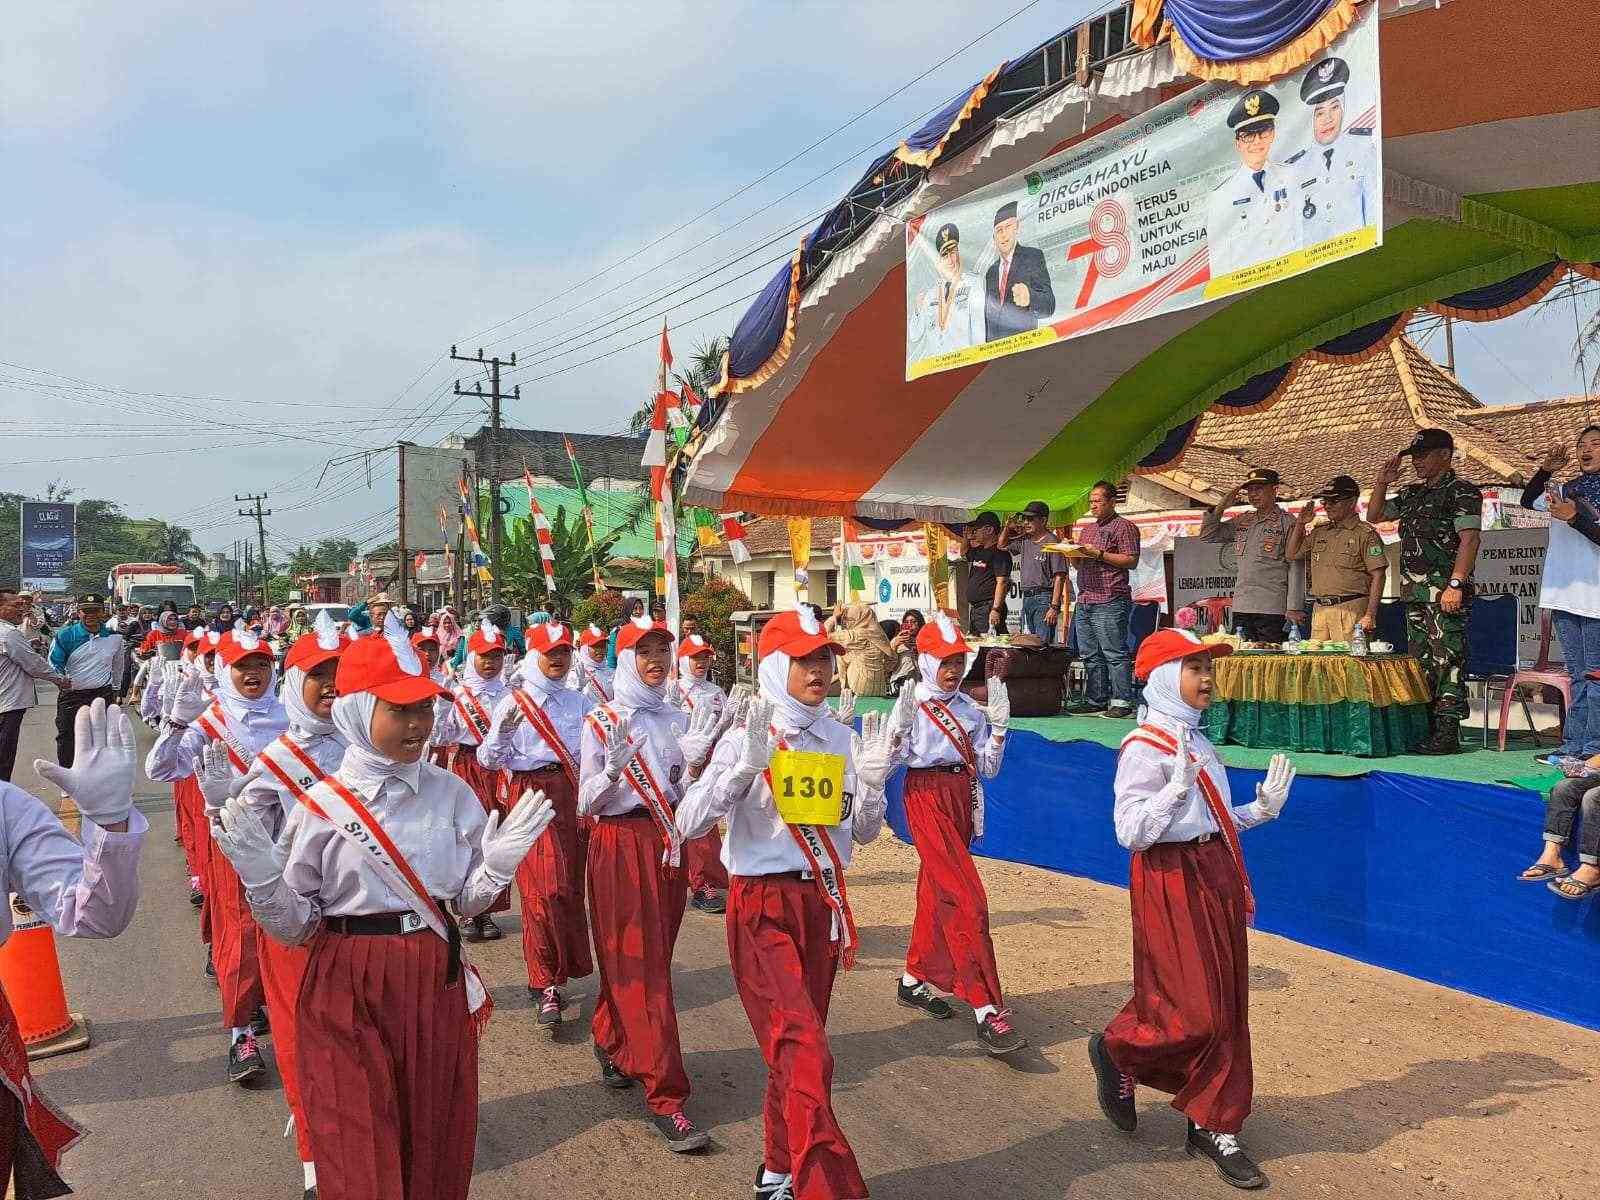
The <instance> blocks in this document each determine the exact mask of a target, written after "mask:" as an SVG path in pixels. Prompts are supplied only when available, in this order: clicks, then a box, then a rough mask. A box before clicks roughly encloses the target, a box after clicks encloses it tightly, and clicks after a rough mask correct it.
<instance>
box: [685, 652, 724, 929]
mask: <svg viewBox="0 0 1600 1200" xmlns="http://www.w3.org/2000/svg"><path fill="white" fill-rule="evenodd" d="M715 657H716V655H715V654H714V653H713V651H712V649H711V646H710V644H709V643H708V642H707V641H706V640H705V639H704V638H703V637H701V636H700V635H699V634H697V633H691V634H688V635H686V636H685V637H684V639H683V640H682V641H681V642H679V643H678V685H677V686H678V702H679V706H680V707H681V708H682V709H683V711H684V712H686V713H690V714H692V713H693V712H694V711H695V710H696V709H698V708H699V707H700V706H701V705H703V704H704V705H709V706H710V707H711V709H712V711H713V712H715V713H716V714H717V715H718V716H719V717H720V716H721V715H722V709H723V706H724V705H725V704H727V702H728V697H727V695H726V693H724V692H723V690H722V689H721V688H720V687H718V686H717V685H716V684H715V683H713V682H712V681H711V663H712V661H713V660H714V659H715ZM691 765H692V766H694V767H697V768H698V767H700V766H701V765H703V764H700V763H693V764H691ZM683 859H684V865H685V866H686V867H687V868H688V871H689V905H690V907H691V908H693V909H695V910H696V911H697V912H703V913H710V914H713V915H720V914H721V913H724V912H726V911H727V910H728V900H727V896H728V872H727V870H726V868H724V867H723V865H722V833H721V831H720V830H718V828H717V827H716V826H715V825H713V826H712V827H711V828H710V829H708V830H706V832H705V833H704V834H702V835H701V836H700V837H696V838H688V839H686V840H685V841H684V843H683Z"/></svg>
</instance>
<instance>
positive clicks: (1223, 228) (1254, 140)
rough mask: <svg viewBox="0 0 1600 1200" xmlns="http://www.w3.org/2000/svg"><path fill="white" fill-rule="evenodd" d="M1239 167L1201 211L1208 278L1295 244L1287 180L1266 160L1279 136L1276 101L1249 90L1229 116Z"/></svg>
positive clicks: (1296, 226)
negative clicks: (1207, 252) (1207, 261)
mask: <svg viewBox="0 0 1600 1200" xmlns="http://www.w3.org/2000/svg"><path fill="white" fill-rule="evenodd" d="M1228 128H1229V129H1231V130H1233V138H1234V149H1235V150H1237V151H1238V154H1239V168H1238V170H1236V171H1234V173H1233V174H1232V175H1229V176H1228V177H1227V179H1225V180H1223V182H1222V186H1221V187H1219V188H1218V189H1217V190H1216V191H1215V192H1213V193H1212V195H1211V201H1210V205H1209V207H1208V208H1207V211H1206V238H1207V249H1208V251H1209V253H1210V257H1211V278H1212V279H1220V278H1221V277H1222V276H1224V275H1229V274H1231V273H1233V272H1234V271H1238V270H1241V269H1242V268H1244V267H1250V266H1254V265H1255V264H1256V263H1262V262H1269V261H1271V260H1272V259H1274V258H1277V257H1279V256H1280V255H1284V254H1288V253H1289V252H1290V251H1291V250H1296V249H1298V248H1299V245H1300V241H1299V239H1300V227H1299V224H1298V209H1296V210H1295V212H1293V213H1291V212H1290V211H1289V204H1290V194H1289V193H1290V186H1289V177H1288V175H1287V174H1285V171H1284V168H1283V167H1282V166H1280V165H1279V164H1277V163H1275V162H1271V161H1270V157H1271V154H1272V144H1273V142H1274V141H1275V140H1276V139H1277V136H1278V101H1277V98H1276V97H1275V96H1273V94H1272V93H1271V92H1267V91H1263V90H1261V89H1260V88H1252V89H1250V90H1249V91H1248V92H1246V93H1245V94H1244V95H1243V96H1241V97H1239V101H1238V103H1237V104H1235V105H1234V106H1233V108H1232V110H1231V111H1230V112H1229V113H1228Z"/></svg>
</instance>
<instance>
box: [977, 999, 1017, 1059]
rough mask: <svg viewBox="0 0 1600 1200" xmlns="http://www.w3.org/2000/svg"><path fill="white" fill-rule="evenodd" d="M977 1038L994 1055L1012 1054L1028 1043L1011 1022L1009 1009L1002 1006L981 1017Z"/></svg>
mask: <svg viewBox="0 0 1600 1200" xmlns="http://www.w3.org/2000/svg"><path fill="white" fill-rule="evenodd" d="M978 1040H979V1041H980V1042H982V1043H983V1048H984V1049H985V1050H987V1051H988V1052H989V1053H990V1054H992V1055H994V1056H995V1057H999V1056H1000V1055H1002V1054H1014V1053H1016V1052H1017V1051H1018V1050H1021V1049H1022V1048H1023V1047H1024V1046H1026V1045H1027V1044H1028V1039H1027V1038H1025V1037H1023V1036H1022V1034H1020V1033H1018V1032H1017V1027H1016V1026H1015V1025H1013V1024H1012V1023H1011V1013H1010V1011H1009V1010H1008V1009H1004V1008H1001V1009H996V1010H995V1011H994V1012H992V1013H990V1014H989V1015H988V1016H987V1017H985V1018H984V1019H983V1023H982V1024H981V1025H979V1026H978Z"/></svg>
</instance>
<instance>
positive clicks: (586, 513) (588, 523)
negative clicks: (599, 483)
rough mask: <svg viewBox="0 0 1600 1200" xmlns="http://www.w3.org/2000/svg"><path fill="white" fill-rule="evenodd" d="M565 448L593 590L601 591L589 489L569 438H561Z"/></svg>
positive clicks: (576, 453)
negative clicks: (584, 534)
mask: <svg viewBox="0 0 1600 1200" xmlns="http://www.w3.org/2000/svg"><path fill="white" fill-rule="evenodd" d="M561 443H562V445H563V446H565V447H566V451H567V463H568V464H569V465H570V466H571V467H572V484H573V486H574V487H576V488H577V489H578V500H579V502H580V503H581V504H582V505H583V527H584V528H585V529H587V530H588V531H589V565H590V567H591V568H593V570H594V590H595V591H597V592H598V591H600V590H601V583H600V559H599V558H598V557H597V555H596V554H595V536H594V506H593V505H591V504H590V503H589V489H588V488H587V487H586V486H585V485H584V482H583V472H582V471H581V470H580V469H579V468H578V452H577V450H575V449H574V448H573V445H572V439H571V438H562V439H561Z"/></svg>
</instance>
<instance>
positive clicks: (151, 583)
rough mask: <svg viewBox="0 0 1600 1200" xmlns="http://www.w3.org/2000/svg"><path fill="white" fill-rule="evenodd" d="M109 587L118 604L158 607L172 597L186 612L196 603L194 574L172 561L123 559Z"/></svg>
mask: <svg viewBox="0 0 1600 1200" xmlns="http://www.w3.org/2000/svg"><path fill="white" fill-rule="evenodd" d="M106 588H107V590H108V591H110V592H111V593H112V595H114V596H115V597H116V602H117V603H118V604H137V605H140V606H143V605H146V604H148V605H150V606H151V607H152V608H155V607H158V606H159V605H160V604H161V603H162V602H163V601H166V600H171V601H172V602H173V603H174V604H176V605H177V606H178V611H179V612H182V611H184V610H185V609H187V608H188V607H189V606H190V605H191V604H193V603H194V576H193V575H191V574H189V573H188V572H186V571H185V570H184V569H183V568H182V567H178V566H173V565H172V564H170V563H119V564H118V565H117V566H115V567H112V568H111V574H110V576H109V577H108V578H107V580H106Z"/></svg>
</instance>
